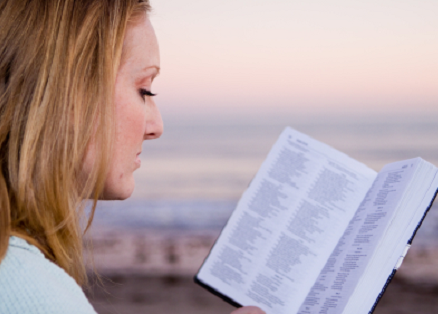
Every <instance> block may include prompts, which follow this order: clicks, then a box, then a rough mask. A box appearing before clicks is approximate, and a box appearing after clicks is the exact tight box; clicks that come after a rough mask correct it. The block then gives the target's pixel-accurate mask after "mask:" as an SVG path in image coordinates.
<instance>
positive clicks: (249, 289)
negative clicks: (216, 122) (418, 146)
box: [195, 127, 438, 313]
mask: <svg viewBox="0 0 438 315" xmlns="http://www.w3.org/2000/svg"><path fill="white" fill-rule="evenodd" d="M437 188H438V169H437V167H435V166H434V165H432V164H431V163H429V162H426V161H424V160H423V159H421V158H414V159H410V160H405V161H399V162H394V163H391V164H388V165H386V166H384V167H383V169H382V170H381V171H380V172H378V173H377V172H375V171H374V170H372V169H370V168H368V167H367V166H365V165H364V164H362V163H360V162H358V161H356V160H354V159H352V158H350V157H348V156H347V155H346V154H344V153H341V152H339V151H337V150H335V149H333V148H331V147H330V146H328V145H326V144H323V143H321V142H318V141H316V140H314V139H312V138H311V137H309V136H307V135H305V134H302V133H300V132H298V131H296V130H293V129H291V128H289V127H288V128H286V129H285V130H284V131H283V133H282V134H281V135H280V137H279V139H278V140H277V142H276V143H275V144H274V146H273V147H272V149H271V151H270V153H269V154H268V157H267V158H266V160H265V161H264V162H263V164H262V166H261V168H260V169H259V171H258V172H257V174H256V176H255V177H254V179H253V180H252V181H251V183H250V185H249V186H248V188H247V189H246V191H245V192H244V193H243V195H242V197H241V199H240V200H239V202H238V204H237V206H236V209H235V210H234V211H233V213H232V214H231V217H230V218H229V220H228V222H227V224H226V225H225V227H224V228H223V230H222V231H221V233H220V236H219V238H218V239H217V240H216V243H215V244H214V246H213V248H212V249H211V251H210V253H209V255H208V256H207V258H206V259H205V261H204V263H203V264H202V266H201V268H200V269H199V272H198V273H197V275H196V276H195V282H197V283H198V284H200V285H201V286H203V287H204V288H206V289H208V290H209V291H211V292H212V293H214V294H216V295H218V296H220V297H222V298H223V299H224V300H226V301H227V302H229V303H231V304H232V305H234V306H237V307H239V306H245V305H255V306H258V307H260V308H261V309H263V310H264V311H265V312H267V313H372V312H373V310H374V308H375V306H376V304H377V302H378V301H379V299H380V297H381V296H382V294H383V292H384V291H385V289H386V286H387V285H388V284H389V282H390V281H391V279H392V277H393V276H394V273H395V271H396V270H397V268H398V267H399V266H400V265H401V263H402V261H403V258H404V256H405V255H406V253H407V250H408V249H409V247H410V246H411V243H412V240H413V237H414V236H415V233H416V231H417V229H418V228H419V227H420V225H421V222H422V220H423V219H424V217H425V215H426V213H427V211H428V210H429V209H430V207H431V206H432V203H433V201H434V199H435V197H436V195H437Z"/></svg>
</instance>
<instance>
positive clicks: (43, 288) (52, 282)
mask: <svg viewBox="0 0 438 315" xmlns="http://www.w3.org/2000/svg"><path fill="white" fill-rule="evenodd" d="M0 313H95V311H94V309H93V307H92V306H91V305H90V303H89V302H88V300H87V298H86V297H85V294H84V292H83V291H82V289H81V287H80V286H79V285H77V283H76V281H75V280H74V279H73V278H72V277H70V276H69V275H68V274H67V273H66V272H65V271H64V270H63V269H62V268H60V267H58V266H57V265H56V264H54V263H52V262H51V261H49V260H48V259H46V258H45V257H44V255H43V254H42V253H41V251H40V250H39V249H38V248H36V247H35V246H32V245H29V244H28V243H27V242H26V241H25V240H23V239H20V238H17V237H13V236H12V237H11V238H10V240H9V247H8V251H7V253H6V256H5V258H4V259H3V260H2V261H1V263H0Z"/></svg>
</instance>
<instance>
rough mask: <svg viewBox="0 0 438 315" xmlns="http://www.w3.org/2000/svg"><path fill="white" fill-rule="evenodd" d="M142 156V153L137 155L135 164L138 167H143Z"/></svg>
mask: <svg viewBox="0 0 438 315" xmlns="http://www.w3.org/2000/svg"><path fill="white" fill-rule="evenodd" d="M140 154H141V152H139V153H137V155H136V157H135V164H136V165H137V167H140V166H141V160H140Z"/></svg>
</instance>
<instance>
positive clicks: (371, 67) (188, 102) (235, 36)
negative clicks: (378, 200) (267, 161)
mask: <svg viewBox="0 0 438 315" xmlns="http://www.w3.org/2000/svg"><path fill="white" fill-rule="evenodd" d="M151 5H152V8H153V12H152V13H151V21H152V23H153V25H154V27H155V30H156V33H157V36H158V40H159V43H160V52H161V74H160V76H159V77H158V78H157V79H156V81H155V83H154V86H153V92H155V93H158V96H157V98H156V102H157V103H158V104H159V106H160V108H161V109H162V111H164V112H166V111H171V112H199V111H201V112H202V111H203V112H209V111H210V112H215V111H223V110H231V111H235V110H239V109H240V110H243V111H254V110H263V109H265V110H266V109H267V110H276V109H278V110H280V109H285V108H286V109H292V110H293V111H297V112H298V111H322V112H324V111H332V110H334V111H346V110H349V111H355V110H357V111H382V110H387V111H394V110H397V111H405V112H415V111H430V112H434V113H438V110H437V109H438V19H437V16H438V1H437V0H367V1H362V0H361V1H357V0H330V1H327V0H269V1H266V0H265V1H260V0H221V1H213V0H185V1H181V0H151Z"/></svg>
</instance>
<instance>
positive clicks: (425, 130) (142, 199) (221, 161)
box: [94, 113, 438, 244]
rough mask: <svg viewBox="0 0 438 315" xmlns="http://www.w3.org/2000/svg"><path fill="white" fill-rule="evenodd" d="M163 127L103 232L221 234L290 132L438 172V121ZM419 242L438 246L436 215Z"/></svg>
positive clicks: (109, 207) (282, 119)
mask: <svg viewBox="0 0 438 315" xmlns="http://www.w3.org/2000/svg"><path fill="white" fill-rule="evenodd" d="M164 122H165V133H164V135H163V136H162V138H161V139H160V140H158V141H146V142H145V143H144V148H143V152H144V153H143V155H142V168H141V169H140V170H138V171H137V172H136V174H135V177H136V190H135V191H134V194H133V196H132V198H131V199H129V200H126V201H123V202H104V203H101V205H99V209H98V211H97V213H96V218H95V221H94V222H95V223H94V225H95V226H96V227H119V228H133V229H142V228H149V227H158V228H163V229H186V230H187V229H220V228H221V227H222V226H223V225H224V224H225V223H226V220H227V218H228V217H229V215H230V213H231V211H232V210H233V209H234V207H235V205H236V203H237V200H238V199H239V198H240V196H241V194H242V193H243V191H244V190H245V188H246V187H247V185H248V183H249V182H250V180H251V179H252V177H253V176H254V175H255V173H256V172H257V170H258V168H259V166H260V164H261V163H262V161H263V160H264V158H265V157H266V155H267V153H268V152H269V150H270V147H271V146H272V144H273V143H274V142H275V141H276V139H277V137H278V136H279V134H280V133H281V131H282V130H283V129H284V127H285V126H291V127H292V128H295V129H297V130H299V131H301V132H304V133H306V134H308V135H310V136H312V137H314V138H316V139H318V140H320V141H322V142H325V143H327V144H329V145H331V146H333V147H335V148H337V149H338V150H340V151H343V152H345V153H347V154H348V155H350V156H351V157H353V158H355V159H357V160H359V161H361V162H363V163H365V164H367V165H368V166H370V167H371V168H374V169H376V170H380V169H381V168H382V167H383V165H385V164H387V163H390V162H393V161H397V160H402V159H408V158H413V157H417V156H421V157H423V158H424V159H426V160H428V161H429V162H431V163H433V164H435V165H438V137H436V135H438V115H422V114H412V113H411V114H409V115H406V114H400V115H394V114H390V115H374V116H373V115H368V116H366V115H358V114H356V115H351V114H350V115H343V114H342V113H333V114H331V115H319V114H307V115H297V114H294V113H280V114H278V113H269V114H266V115H256V114H253V115H234V114H232V113H223V114H222V115H219V114H217V115H198V116H190V115H185V116H184V115H179V116H171V115H168V116H166V115H165V116H164ZM415 242H416V243H422V244H431V243H434V244H435V243H436V244H438V208H437V207H434V208H433V209H432V210H431V212H430V214H429V215H428V217H427V219H426V220H425V222H424V225H423V227H422V229H421V230H420V231H419V232H418V236H417V238H416V241H415Z"/></svg>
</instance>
